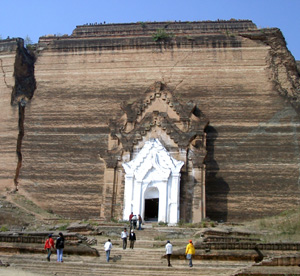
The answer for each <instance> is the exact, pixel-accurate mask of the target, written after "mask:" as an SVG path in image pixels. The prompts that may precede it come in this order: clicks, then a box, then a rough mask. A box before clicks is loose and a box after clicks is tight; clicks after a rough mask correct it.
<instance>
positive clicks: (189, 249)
mask: <svg viewBox="0 0 300 276" xmlns="http://www.w3.org/2000/svg"><path fill="white" fill-rule="evenodd" d="M185 254H186V258H187V259H188V260H189V266H190V267H192V266H193V262H192V256H193V255H195V247H194V245H193V242H192V240H189V244H188V245H187V246H186V249H185Z"/></svg>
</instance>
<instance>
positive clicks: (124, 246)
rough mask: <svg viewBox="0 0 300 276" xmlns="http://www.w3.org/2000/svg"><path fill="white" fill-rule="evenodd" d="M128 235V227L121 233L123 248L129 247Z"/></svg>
mask: <svg viewBox="0 0 300 276" xmlns="http://www.w3.org/2000/svg"><path fill="white" fill-rule="evenodd" d="M127 237H128V233H127V231H126V228H124V230H123V231H122V233H121V239H122V240H123V249H126V247H127Z"/></svg>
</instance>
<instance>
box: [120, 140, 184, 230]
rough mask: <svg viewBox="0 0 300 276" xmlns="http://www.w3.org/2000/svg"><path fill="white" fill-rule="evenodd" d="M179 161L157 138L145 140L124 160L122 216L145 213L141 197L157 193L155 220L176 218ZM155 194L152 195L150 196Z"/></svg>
mask: <svg viewBox="0 0 300 276" xmlns="http://www.w3.org/2000/svg"><path fill="white" fill-rule="evenodd" d="M183 164H184V163H183V162H182V161H178V160H176V159H174V158H173V157H172V156H171V155H170V154H169V152H168V151H167V150H166V149H165V148H164V146H163V145H162V144H161V143H160V141H159V140H158V139H151V140H150V141H148V142H146V143H145V145H144V147H143V148H142V149H141V150H140V152H139V153H138V154H137V156H136V157H135V158H134V159H133V160H131V161H130V162H128V163H124V164H123V167H124V169H125V172H126V175H125V192H124V210H123V219H125V220H126V219H127V218H128V216H129V214H130V213H131V212H133V213H134V214H136V215H137V214H141V215H142V216H143V215H144V214H145V199H147V197H149V196H151V194H152V196H153V193H156V194H155V196H158V200H159V207H158V221H162V222H167V223H169V224H176V223H178V221H179V193H180V169H181V167H182V166H183ZM153 198H155V197H153Z"/></svg>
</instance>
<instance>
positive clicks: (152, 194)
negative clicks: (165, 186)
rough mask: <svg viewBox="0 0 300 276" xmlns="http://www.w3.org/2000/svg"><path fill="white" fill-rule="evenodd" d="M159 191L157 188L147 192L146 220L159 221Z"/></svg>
mask: <svg viewBox="0 0 300 276" xmlns="http://www.w3.org/2000/svg"><path fill="white" fill-rule="evenodd" d="M158 210H159V191H158V189H157V188H156V187H151V188H148V189H147V190H146V191H145V205H144V220H145V221H158Z"/></svg>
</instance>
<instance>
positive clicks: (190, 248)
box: [44, 213, 195, 267]
mask: <svg viewBox="0 0 300 276" xmlns="http://www.w3.org/2000/svg"><path fill="white" fill-rule="evenodd" d="M134 217H136V216H135V215H133V213H131V214H130V216H129V221H130V229H131V230H130V233H129V234H128V232H127V229H126V228H124V230H123V231H122V233H121V239H122V240H123V250H125V249H126V248H127V239H129V241H130V248H131V249H133V248H134V243H135V241H136V235H135V233H134V229H136V224H137V221H139V229H138V230H141V224H142V218H141V216H140V215H139V216H138V218H134ZM132 228H133V229H132ZM64 242H65V238H64V235H63V233H61V232H60V233H59V234H58V238H57V239H56V244H55V247H54V241H53V238H52V234H49V236H48V239H47V240H46V242H45V246H44V248H45V249H46V250H47V260H48V261H49V262H50V256H51V254H52V251H51V249H52V248H53V249H55V248H56V251H57V262H60V263H61V262H63V249H64ZM111 249H112V243H111V240H110V239H108V240H107V242H106V243H105V244H104V250H105V253H106V261H107V262H109V257H110V251H111ZM165 249H166V256H167V261H168V266H172V265H171V256H172V253H173V245H172V244H171V242H170V241H167V244H166V246H165ZM185 255H186V258H187V259H188V260H189V266H190V267H192V266H193V262H192V256H193V255H195V247H194V245H193V242H192V240H189V243H188V245H187V246H186V250H185Z"/></svg>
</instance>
